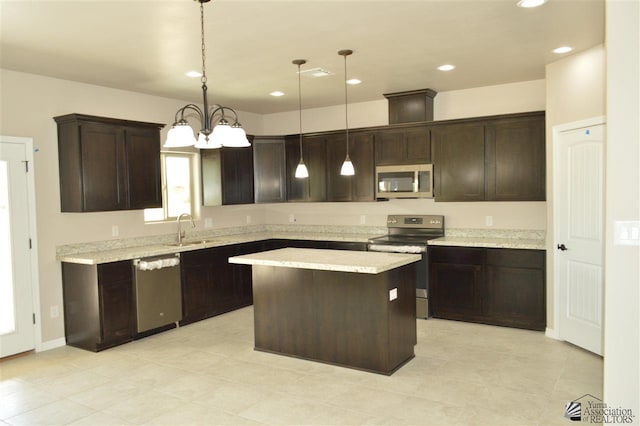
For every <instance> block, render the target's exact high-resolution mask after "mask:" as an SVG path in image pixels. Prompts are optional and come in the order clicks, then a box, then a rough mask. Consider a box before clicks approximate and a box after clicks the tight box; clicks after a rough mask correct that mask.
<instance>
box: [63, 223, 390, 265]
mask: <svg viewBox="0 0 640 426" xmlns="http://www.w3.org/2000/svg"><path fill="white" fill-rule="evenodd" d="M383 234H384V232H383V231H381V232H377V231H376V230H372V231H371V233H370V234H367V233H349V232H308V231H305V230H300V231H295V232H291V231H278V230H273V231H258V232H244V233H234V234H227V235H204V236H197V237H188V238H185V239H184V240H183V241H184V243H185V244H184V245H182V246H176V245H174V241H175V236H171V237H170V239H168V240H167V241H166V242H163V241H158V239H157V238H155V239H154V238H149V239H148V241H147V242H146V243H145V244H140V245H133V246H125V247H112V246H113V245H114V244H112V245H109V244H108V243H103V244H100V243H95V244H77V245H72V246H61V247H58V253H57V256H56V259H57V260H58V261H60V262H69V263H80V264H85V265H97V264H100V263H108V262H118V261H121V260H131V259H137V258H143V257H152V256H161V255H170V254H175V253H181V252H185V251H191V250H201V249H205V248H211V247H222V246H228V245H233V244H242V243H250V242H255V241H263V240H269V239H290V240H297V239H300V240H313V241H344V242H364V243H366V242H367V241H368V240H369V238H371V237H375V236H379V235H383Z"/></svg>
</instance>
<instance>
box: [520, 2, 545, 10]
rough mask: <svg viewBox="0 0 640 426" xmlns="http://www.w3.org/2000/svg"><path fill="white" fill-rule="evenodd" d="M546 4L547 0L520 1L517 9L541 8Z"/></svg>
mask: <svg viewBox="0 0 640 426" xmlns="http://www.w3.org/2000/svg"><path fill="white" fill-rule="evenodd" d="M546 2H547V0H520V1H519V2H518V6H519V7H526V8H530V7H538V6H542V5H543V4H545V3H546Z"/></svg>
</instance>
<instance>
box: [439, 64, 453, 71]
mask: <svg viewBox="0 0 640 426" xmlns="http://www.w3.org/2000/svg"><path fill="white" fill-rule="evenodd" d="M455 68H456V66H455V65H450V64H446V65H440V66H439V67H438V69H439V70H440V71H451V70H453V69H455Z"/></svg>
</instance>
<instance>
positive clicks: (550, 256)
mask: <svg viewBox="0 0 640 426" xmlns="http://www.w3.org/2000/svg"><path fill="white" fill-rule="evenodd" d="M546 77H547V78H546V83H547V90H546V93H547V107H546V111H547V114H546V127H547V129H546V133H547V152H546V155H547V327H548V328H549V329H550V332H551V333H555V328H556V326H555V324H554V321H555V320H556V318H555V315H554V309H555V304H554V288H555V287H554V268H555V263H554V255H555V248H554V247H555V245H554V243H555V236H554V233H553V127H554V126H557V125H559V124H565V123H571V122H574V121H580V120H585V119H588V118H593V117H599V116H603V115H605V81H606V80H605V49H604V46H602V45H600V46H596V47H593V48H591V49H588V50H586V51H584V52H580V53H576V54H574V55H570V56H567V57H565V58H563V59H560V60H558V61H556V62H553V63H551V64H548V65H547V69H546Z"/></svg>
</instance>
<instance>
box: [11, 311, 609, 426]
mask: <svg viewBox="0 0 640 426" xmlns="http://www.w3.org/2000/svg"><path fill="white" fill-rule="evenodd" d="M415 351H416V357H415V358H414V359H413V360H412V361H410V362H409V363H408V364H406V365H405V366H403V367H402V368H401V369H400V370H398V371H397V372H396V373H395V374H394V375H393V376H391V377H387V376H381V375H377V374H372V373H366V372H361V371H356V370H351V369H347V368H340V367H334V366H330V365H326V364H320V363H315V362H311V361H304V360H299V359H294V358H289V357H284V356H278V355H272V354H266V353H262V352H256V351H254V350H253V309H252V308H251V307H249V308H245V309H241V310H238V311H235V312H231V313H228V314H225V315H221V316H218V317H215V318H211V319H209V320H206V321H201V322H199V323H196V324H192V325H189V326H186V327H182V328H180V329H177V330H171V331H168V332H164V333H161V334H158V335H155V336H151V337H148V338H146V339H142V340H138V341H136V342H132V343H128V344H126V345H122V346H119V347H116V348H112V349H109V350H106V351H103V352H100V353H91V352H87V351H84V350H80V349H75V348H71V347H63V348H58V349H54V350H51V351H46V352H41V353H37V354H32V355H29V356H26V357H21V358H17V359H12V360H9V361H4V362H1V363H0V425H2V426H4V425H7V424H9V425H49V424H55V425H62V424H77V425H129V424H137V425H264V424H267V425H281V424H286V425H306V424H309V425H334V424H336V425H361V424H371V425H379V424H382V425H431V424H433V425H455V424H462V425H553V424H558V425H562V424H564V425H570V424H571V422H570V421H569V420H567V419H565V418H564V417H563V414H564V404H565V403H566V402H568V401H571V400H573V399H576V398H578V397H580V396H582V395H584V394H587V393H589V394H592V395H595V396H597V397H602V359H601V358H600V357H598V356H595V355H593V354H591V353H589V352H586V351H583V350H581V349H579V348H577V347H574V346H572V345H569V344H567V343H562V342H558V341H555V340H552V339H549V338H546V337H545V336H544V333H541V332H532V331H525V330H516V329H509V328H502V327H492V326H485V325H478V324H469V323H462V322H454V321H444V320H428V321H423V320H418V345H417V346H416V348H415Z"/></svg>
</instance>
